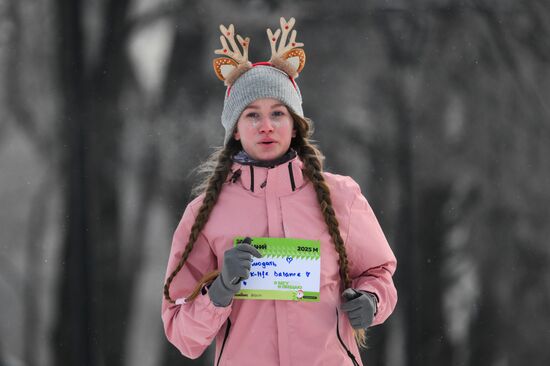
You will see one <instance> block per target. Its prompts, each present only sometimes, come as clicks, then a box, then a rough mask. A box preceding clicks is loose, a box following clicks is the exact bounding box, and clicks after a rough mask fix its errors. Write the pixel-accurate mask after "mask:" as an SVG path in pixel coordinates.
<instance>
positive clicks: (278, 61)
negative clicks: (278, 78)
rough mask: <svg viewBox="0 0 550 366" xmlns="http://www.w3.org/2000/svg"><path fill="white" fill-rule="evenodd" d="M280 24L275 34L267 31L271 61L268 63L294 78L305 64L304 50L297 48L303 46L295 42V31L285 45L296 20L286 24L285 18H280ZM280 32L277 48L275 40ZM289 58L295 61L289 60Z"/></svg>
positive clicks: (269, 30) (292, 19)
mask: <svg viewBox="0 0 550 366" xmlns="http://www.w3.org/2000/svg"><path fill="white" fill-rule="evenodd" d="M280 23H281V28H280V29H277V30H276V31H275V33H273V32H272V31H271V29H269V28H268V29H267V36H268V37H269V41H270V43H271V59H270V60H269V62H271V63H273V64H274V65H275V66H276V67H278V68H280V69H283V71H285V72H286V73H288V74H289V75H290V76H292V77H294V78H295V77H297V76H298V73H299V72H300V71H302V68H303V67H304V64H305V53H304V50H302V49H300V48H298V47H301V46H303V45H304V44H303V43H300V42H296V33H297V32H296V30H293V31H292V33H291V34H290V40H289V41H288V43H287V38H288V34H289V33H290V31H291V30H292V27H294V24H295V23H296V20H295V19H294V18H290V20H289V21H288V22H287V21H286V20H285V18H283V17H281V19H280ZM281 31H282V36H281V41H280V43H279V46H278V47H277V40H278V39H279V36H280V35H281ZM291 58H296V59H294V60H290V59H291ZM287 61H292V62H287Z"/></svg>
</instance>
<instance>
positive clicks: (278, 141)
mask: <svg viewBox="0 0 550 366" xmlns="http://www.w3.org/2000/svg"><path fill="white" fill-rule="evenodd" d="M295 136H296V129H294V121H293V120H292V116H291V115H290V113H289V111H288V109H287V107H286V106H285V105H284V104H282V103H281V102H280V101H278V100H277V99H271V98H266V99H258V100H256V101H254V102H252V103H250V104H249V105H248V106H247V107H246V108H245V109H244V111H243V112H242V113H241V115H240V117H239V120H238V121H237V131H236V132H235V134H234V138H235V140H237V141H240V142H241V145H242V146H243V148H244V151H246V153H247V154H248V155H249V156H250V157H252V158H253V159H256V160H273V159H277V158H279V157H281V156H283V155H284V154H285V153H286V152H287V150H288V148H289V147H290V140H292V138H293V137H295Z"/></svg>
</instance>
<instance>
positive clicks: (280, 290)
mask: <svg viewBox="0 0 550 366" xmlns="http://www.w3.org/2000/svg"><path fill="white" fill-rule="evenodd" d="M242 239H243V238H242V237H238V238H235V242H234V243H235V245H238V244H239V243H241V241H242ZM252 245H253V246H254V247H256V249H258V251H259V252H260V253H262V255H263V257H262V258H255V257H252V258H253V262H252V264H251V269H250V277H249V278H248V279H247V280H244V281H243V282H242V286H241V291H240V292H238V293H237V294H236V295H235V298H236V299H249V300H297V301H319V284H320V272H321V265H320V263H321V249H320V244H319V241H318V240H305V239H293V238H260V237H255V238H252Z"/></svg>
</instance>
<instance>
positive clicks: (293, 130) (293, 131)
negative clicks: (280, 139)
mask: <svg viewBox="0 0 550 366" xmlns="http://www.w3.org/2000/svg"><path fill="white" fill-rule="evenodd" d="M292 137H293V138H294V137H296V128H293V129H292Z"/></svg>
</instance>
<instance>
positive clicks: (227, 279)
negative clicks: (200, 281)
mask: <svg viewBox="0 0 550 366" xmlns="http://www.w3.org/2000/svg"><path fill="white" fill-rule="evenodd" d="M246 242H248V243H250V239H249V240H248V241H247V240H246V239H245V241H243V244H239V245H237V246H236V247H233V248H231V249H228V250H226V251H225V253H224V255H223V266H222V270H221V273H220V275H219V276H218V277H217V278H216V279H215V280H214V282H212V285H211V286H210V288H209V290H208V295H209V296H210V300H212V302H213V303H214V305H216V306H221V307H226V306H228V305H229V303H231V300H232V299H233V295H235V294H236V293H237V292H239V290H240V289H241V281H242V280H246V279H247V278H248V277H249V276H250V264H251V263H252V256H254V257H256V258H261V257H262V254H261V253H260V252H259V251H258V249H256V248H254V247H253V246H252V245H250V244H246Z"/></svg>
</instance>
